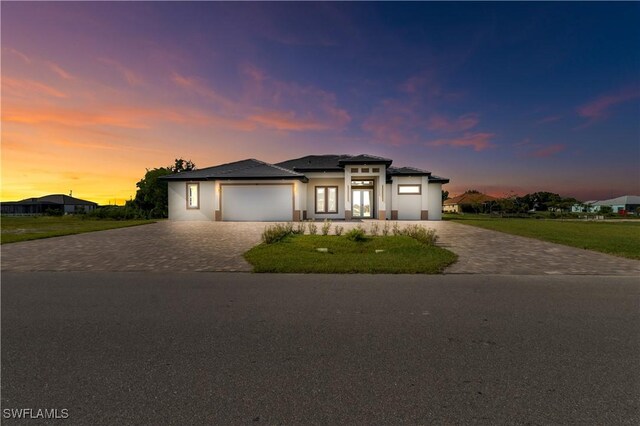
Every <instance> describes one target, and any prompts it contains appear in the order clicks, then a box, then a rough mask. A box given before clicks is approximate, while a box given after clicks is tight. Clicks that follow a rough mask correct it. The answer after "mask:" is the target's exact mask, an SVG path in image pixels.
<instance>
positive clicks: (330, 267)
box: [244, 235, 457, 274]
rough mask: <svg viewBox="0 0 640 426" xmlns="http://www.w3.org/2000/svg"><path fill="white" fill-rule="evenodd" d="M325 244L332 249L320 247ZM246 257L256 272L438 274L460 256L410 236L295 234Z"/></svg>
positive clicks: (263, 245)
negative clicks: (354, 238) (355, 238)
mask: <svg viewBox="0 0 640 426" xmlns="http://www.w3.org/2000/svg"><path fill="white" fill-rule="evenodd" d="M321 247H326V248H328V249H329V252H328V253H321V252H318V251H317V250H316V249H317V248H321ZM376 249H378V250H384V252H382V253H376V252H375V251H376ZM244 256H245V258H246V259H247V261H248V262H249V263H251V264H252V265H253V266H254V272H284V273H291V272H293V273H361V274H437V273H441V272H442V271H443V270H444V268H445V267H446V266H448V265H450V264H452V263H453V262H455V261H456V259H457V256H456V255H455V254H454V253H452V252H450V251H449V250H445V249H443V248H440V247H435V246H426V245H424V244H421V243H419V242H418V241H416V240H414V239H413V238H410V237H407V236H388V237H382V236H378V237H367V239H366V241H363V242H355V241H351V240H349V239H347V238H346V237H345V236H339V237H338V236H335V235H326V236H325V235H291V236H288V237H286V238H284V239H283V240H281V241H279V242H277V243H274V244H264V243H263V244H260V245H258V246H256V247H254V248H252V249H251V250H249V251H248V252H246V253H245V255H244Z"/></svg>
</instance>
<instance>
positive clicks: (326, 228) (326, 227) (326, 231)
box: [322, 219, 331, 235]
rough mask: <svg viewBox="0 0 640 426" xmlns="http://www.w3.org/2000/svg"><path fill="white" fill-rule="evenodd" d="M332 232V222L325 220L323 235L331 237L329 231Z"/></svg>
mask: <svg viewBox="0 0 640 426" xmlns="http://www.w3.org/2000/svg"><path fill="white" fill-rule="evenodd" d="M330 230H331V221H330V220H329V219H325V220H324V223H323V224H322V235H329V231H330Z"/></svg>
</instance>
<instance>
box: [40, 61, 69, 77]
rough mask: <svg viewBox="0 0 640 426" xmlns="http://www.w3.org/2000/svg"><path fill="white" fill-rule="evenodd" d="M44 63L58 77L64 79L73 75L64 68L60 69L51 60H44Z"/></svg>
mask: <svg viewBox="0 0 640 426" xmlns="http://www.w3.org/2000/svg"><path fill="white" fill-rule="evenodd" d="M45 64H46V65H47V67H48V68H49V69H50V70H51V71H52V72H54V73H55V74H57V75H58V76H59V77H61V78H63V79H65V80H73V79H74V78H75V77H74V76H72V75H71V74H69V73H68V72H67V71H65V70H64V69H62V68H61V67H60V66H59V65H58V64H56V63H54V62H51V61H46V62H45Z"/></svg>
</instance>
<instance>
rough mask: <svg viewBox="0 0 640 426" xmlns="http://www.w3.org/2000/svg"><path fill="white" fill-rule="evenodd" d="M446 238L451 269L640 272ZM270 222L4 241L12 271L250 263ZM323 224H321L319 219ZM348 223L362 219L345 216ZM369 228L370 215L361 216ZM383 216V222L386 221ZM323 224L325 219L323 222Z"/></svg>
mask: <svg viewBox="0 0 640 426" xmlns="http://www.w3.org/2000/svg"><path fill="white" fill-rule="evenodd" d="M410 223H418V224H421V225H424V226H427V227H431V228H434V229H436V230H437V232H438V235H439V236H440V240H439V245H440V246H442V247H445V248H448V249H450V250H451V251H453V252H455V253H457V254H458V256H459V260H458V262H457V263H456V264H454V265H453V266H451V267H450V268H448V269H447V271H446V272H447V273H469V274H473V273H481V274H514V275H520V274H523V275H530V274H534V275H543V274H589V275H596V274H599V275H636V276H639V277H640V261H637V260H631V259H624V258H620V257H615V256H610V255H606V254H601V253H597V252H592V251H588V250H581V249H577V248H573V247H567V246H562V245H558V244H552V243H547V242H544V241H538V240H534V239H530V238H524V237H518V236H514V235H509V234H504V233H501V232H495V231H490V230H486V229H481V228H476V227H472V226H468V225H461V224H458V223H453V222H444V221H443V222H399V224H400V225H401V226H403V225H405V224H410ZM266 225H267V224H265V223H248V222H240V223H231V222H169V221H163V222H159V223H155V224H151V225H144V226H136V227H132V228H121V229H115V230H109V231H100V232H92V233H87V234H79V235H70V236H66V237H56V238H49V239H44V240H36V241H25V242H22V243H14V244H6V245H3V246H2V270H5V271H90V270H93V271H158V272H167V273H172V272H183V271H250V270H251V266H250V265H249V264H248V263H247V262H246V261H245V260H244V258H243V257H242V254H243V253H244V252H245V251H246V250H248V249H249V248H251V247H252V246H254V245H256V244H258V243H259V242H260V234H261V233H262V230H263V229H264V227H265V226H266ZM319 225H320V224H319ZM340 225H342V226H344V227H345V229H346V230H348V229H350V228H352V227H354V226H357V225H358V224H357V223H353V222H348V223H341V224H340ZM362 225H363V226H364V227H365V228H367V227H369V226H370V223H367V222H365V223H363V224H362ZM381 226H382V223H380V227H381ZM318 228H320V226H318Z"/></svg>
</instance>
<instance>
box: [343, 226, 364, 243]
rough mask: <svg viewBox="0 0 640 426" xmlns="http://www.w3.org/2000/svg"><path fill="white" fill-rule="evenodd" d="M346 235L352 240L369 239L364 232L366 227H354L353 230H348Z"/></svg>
mask: <svg viewBox="0 0 640 426" xmlns="http://www.w3.org/2000/svg"><path fill="white" fill-rule="evenodd" d="M345 237H347V238H348V239H349V240H351V241H355V242H362V241H365V240H366V239H367V236H366V234H365V232H364V229H362V228H360V227H357V228H353V229H352V230H351V231H349V232H347V233H346V234H345Z"/></svg>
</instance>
